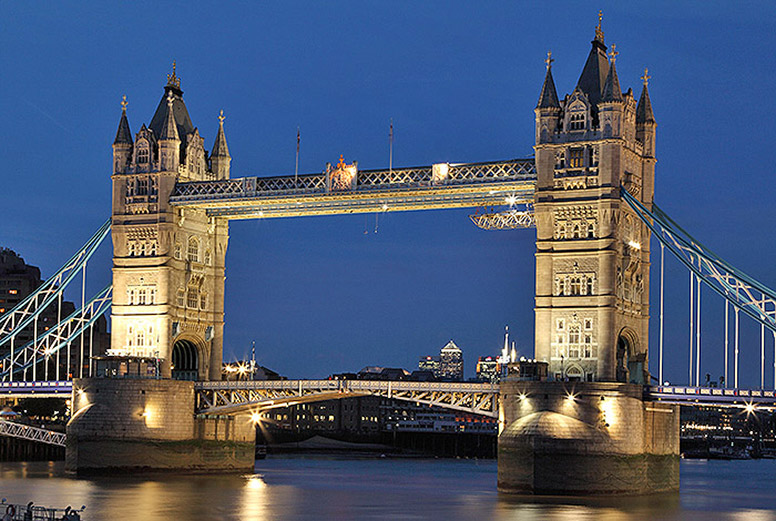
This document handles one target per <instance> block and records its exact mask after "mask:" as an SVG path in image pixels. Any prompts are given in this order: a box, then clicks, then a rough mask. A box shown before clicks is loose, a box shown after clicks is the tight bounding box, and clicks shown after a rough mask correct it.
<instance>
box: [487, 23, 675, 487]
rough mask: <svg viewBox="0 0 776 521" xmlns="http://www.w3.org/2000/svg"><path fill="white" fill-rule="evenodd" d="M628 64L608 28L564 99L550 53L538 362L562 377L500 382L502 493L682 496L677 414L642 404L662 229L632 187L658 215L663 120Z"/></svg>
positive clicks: (539, 151)
mask: <svg viewBox="0 0 776 521" xmlns="http://www.w3.org/2000/svg"><path fill="white" fill-rule="evenodd" d="M607 56H608V57H609V58H611V60H610V59H608V58H607ZM616 56H617V53H616V52H615V51H614V45H612V49H611V52H609V54H608V55H607V47H606V45H605V44H604V34H603V30H602V29H601V24H600V20H599V25H598V27H597V28H596V33H595V38H594V40H593V41H592V49H591V51H590V54H589V56H588V58H587V62H586V63H585V65H584V68H583V70H582V74H581V76H580V78H579V81H578V84H577V86H576V88H575V89H574V91H573V92H572V93H571V94H569V95H567V96H566V97H565V98H564V99H562V100H561V99H559V98H558V95H557V92H556V89H555V83H554V80H553V77H552V59H551V55H549V54H548V57H547V73H546V76H545V80H544V85H543V86H542V90H541V94H540V98H539V103H538V104H537V107H536V110H535V113H536V146H535V151H536V170H537V185H536V192H535V215H536V228H537V237H536V308H535V317H536V318H535V329H536V335H535V342H536V344H535V357H536V358H537V359H538V360H542V361H546V362H547V363H548V364H549V380H550V381H546V382H527V381H517V380H511V381H510V380H507V381H506V382H502V384H501V385H502V387H501V407H502V420H503V424H502V432H501V433H500V436H499V457H498V458H499V461H498V466H499V478H498V483H499V489H500V490H503V491H508V492H520V493H536V494H588V493H600V494H609V493H647V492H654V491H665V490H676V489H678V487H679V472H678V468H679V467H678V464H679V463H678V462H679V415H678V410H677V408H676V407H671V406H665V405H657V404H653V403H647V402H644V401H643V399H642V388H643V385H645V384H648V383H649V373H648V359H647V351H648V330H649V266H650V265H649V258H650V231H649V229H648V228H647V227H646V226H645V225H644V224H642V222H641V221H640V220H639V218H638V217H637V216H636V215H635V214H634V212H633V211H632V210H631V209H630V208H629V206H628V205H627V203H625V201H624V200H623V199H622V198H621V190H623V189H625V190H628V191H629V192H630V193H631V194H632V195H634V197H636V198H637V199H639V200H640V201H641V202H642V203H643V204H644V205H645V206H646V207H647V208H651V206H652V202H653V197H654V178H655V176H654V174H655V127H656V123H655V119H654V115H653V113H652V106H651V102H650V99H649V92H648V89H647V80H648V78H649V77H648V75H647V73H646V71H645V74H644V76H643V78H642V79H643V80H644V87H643V89H642V92H641V95H640V98H639V100H638V102H637V101H636V99H635V97H634V95H633V92H632V90H630V89H628V91H627V92H622V91H621V89H620V82H619V78H618V77H617V70H616V65H615V63H616V60H615V59H616ZM568 396H572V398H568Z"/></svg>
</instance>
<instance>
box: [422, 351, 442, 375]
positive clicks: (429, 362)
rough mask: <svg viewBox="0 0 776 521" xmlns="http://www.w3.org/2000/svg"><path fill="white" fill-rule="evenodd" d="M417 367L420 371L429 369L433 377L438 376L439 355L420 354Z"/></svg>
mask: <svg viewBox="0 0 776 521" xmlns="http://www.w3.org/2000/svg"><path fill="white" fill-rule="evenodd" d="M418 369H419V370H420V371H431V372H432V373H434V376H435V377H439V357H438V356H421V357H420V360H418Z"/></svg>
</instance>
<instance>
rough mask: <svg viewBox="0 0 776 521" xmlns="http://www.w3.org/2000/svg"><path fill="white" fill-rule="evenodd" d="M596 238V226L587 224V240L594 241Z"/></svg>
mask: <svg viewBox="0 0 776 521" xmlns="http://www.w3.org/2000/svg"><path fill="white" fill-rule="evenodd" d="M594 237H595V224H593V223H587V238H588V239H593V238H594Z"/></svg>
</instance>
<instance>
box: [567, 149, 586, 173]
mask: <svg viewBox="0 0 776 521" xmlns="http://www.w3.org/2000/svg"><path fill="white" fill-rule="evenodd" d="M569 152H570V153H569V166H570V167H571V168H582V152H583V149H581V148H572V149H571V150H570V151H569Z"/></svg>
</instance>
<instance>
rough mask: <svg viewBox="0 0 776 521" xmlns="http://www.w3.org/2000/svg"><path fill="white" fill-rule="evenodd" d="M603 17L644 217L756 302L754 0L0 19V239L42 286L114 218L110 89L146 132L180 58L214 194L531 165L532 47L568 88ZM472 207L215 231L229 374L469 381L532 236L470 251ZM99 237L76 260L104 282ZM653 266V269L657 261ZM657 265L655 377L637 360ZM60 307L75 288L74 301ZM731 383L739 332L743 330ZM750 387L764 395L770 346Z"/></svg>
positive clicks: (718, 326)
mask: <svg viewBox="0 0 776 521" xmlns="http://www.w3.org/2000/svg"><path fill="white" fill-rule="evenodd" d="M599 9H603V11H604V21H603V29H604V32H605V38H606V43H607V45H609V44H611V43H616V44H617V50H618V51H619V53H620V54H619V56H618V59H617V70H618V73H619V78H620V83H621V85H622V87H623V89H624V90H627V89H628V87H632V88H633V89H634V91H635V92H636V94H637V95H638V93H639V92H640V90H641V80H640V79H639V77H640V76H641V75H642V72H643V70H644V67H645V66H647V67H649V72H650V75H651V76H652V80H651V82H650V86H649V88H650V94H651V99H652V104H653V107H654V111H655V116H656V119H657V122H658V128H657V133H658V134H657V135H658V139H657V157H658V163H657V174H656V202H657V203H658V204H659V205H660V206H661V207H662V208H663V209H664V210H665V211H667V212H668V213H669V214H670V215H671V216H673V217H674V219H675V220H677V221H678V222H679V223H680V224H682V225H684V226H685V227H686V228H687V229H688V230H690V231H691V233H693V234H694V235H695V236H696V237H697V238H699V239H700V240H701V241H703V242H705V243H706V244H707V245H708V246H709V247H710V248H711V249H713V250H715V251H716V252H717V253H718V254H720V255H721V256H722V257H723V258H725V259H727V260H728V261H729V262H731V263H732V264H734V265H735V266H737V267H739V268H741V269H743V270H744V271H746V272H748V273H750V274H752V275H753V276H755V277H756V278H758V279H759V280H761V281H762V282H764V283H766V284H767V285H769V286H771V287H776V267H774V266H775V265H774V259H776V242H775V241H774V237H776V205H774V204H773V201H774V196H775V195H776V190H774V187H773V176H774V161H773V158H772V156H773V150H774V141H775V140H776V123H775V122H776V103H775V102H774V94H773V87H774V85H776V53H774V52H773V49H774V47H775V46H776V27H775V23H776V4H774V3H772V2H765V1H763V2H746V1H741V2H674V1H657V2H638V3H636V2H599V3H588V2H559V1H558V2H531V3H529V2H434V1H430V2H368V1H363V0H362V1H357V2H185V3H183V2H175V3H173V2H158V1H154V2H142V1H140V2H123V3H115V2H2V3H1V4H0V19H2V20H3V23H2V26H3V29H2V31H0V68H1V69H2V74H1V75H0V118H1V120H2V125H0V143H2V163H1V165H2V166H0V179H2V184H0V202H1V203H2V205H1V207H2V221H0V245H3V246H7V247H10V248H12V249H14V250H16V251H18V252H19V253H20V254H21V255H22V256H23V257H24V258H25V259H26V261H27V262H28V263H30V264H34V265H38V266H40V267H41V270H42V272H43V274H44V276H46V275H49V274H51V273H52V272H53V271H54V270H55V269H56V268H57V267H58V266H59V265H60V264H62V263H63V262H64V261H65V260H66V259H67V258H68V257H69V255H70V254H71V253H72V252H73V251H75V250H76V249H77V248H78V247H79V246H80V245H81V244H82V243H83V242H84V241H85V240H86V239H87V238H88V237H89V236H90V235H91V234H92V232H93V231H94V230H95V229H96V228H97V227H98V226H99V225H100V224H101V223H102V222H103V221H104V220H105V219H106V218H107V217H108V216H109V214H110V204H111V203H110V193H111V180H110V170H111V143H112V142H113V138H114V136H115V133H116V128H117V125H118V121H119V116H120V112H121V111H120V105H119V102H120V101H121V96H122V95H126V96H127V98H128V101H129V109H128V116H129V122H130V126H131V129H132V132H133V133H134V132H137V130H138V129H139V128H140V126H141V124H143V123H146V124H147V123H149V121H150V119H151V116H152V114H153V112H154V109H155V108H156V105H157V103H158V102H159V99H160V98H161V96H162V94H163V86H164V84H165V81H166V75H167V74H168V73H169V72H170V71H171V63H172V61H173V60H176V61H177V64H178V68H177V72H178V75H179V76H180V77H181V80H182V85H181V86H182V88H183V90H184V100H185V101H186V104H187V107H188V110H189V113H190V115H191V119H192V121H193V123H194V125H195V126H197V127H198V128H199V130H200V133H201V134H202V135H203V136H204V137H205V141H206V146H207V148H208V149H210V148H211V147H212V144H213V140H214V138H215V132H216V129H217V124H218V120H217V116H218V113H219V110H221V109H223V110H224V113H225V115H226V118H227V119H226V122H225V128H226V136H227V139H228V143H229V149H230V152H231V154H232V157H233V161H232V177H242V176H246V175H258V176H265V175H278V174H289V173H290V174H293V170H294V155H295V147H296V130H297V127H300V128H301V135H302V140H301V158H300V172H319V171H321V170H322V169H323V168H324V165H325V163H326V162H327V161H330V162H336V161H337V159H338V158H339V156H340V154H343V155H344V156H345V159H346V160H347V161H349V162H350V161H352V160H358V162H359V165H360V167H361V168H364V169H372V168H386V167H387V165H388V125H389V120H390V119H391V118H393V122H394V129H395V147H394V163H393V164H394V165H395V166H401V165H406V166H410V165H426V164H431V163H436V162H476V161H489V160H501V159H509V158H515V157H528V156H530V155H531V154H532V152H533V149H532V146H533V144H534V113H533V109H534V107H535V105H536V102H537V99H538V95H539V90H540V88H541V84H542V80H543V78H544V73H545V67H544V58H545V55H546V52H547V51H548V50H552V52H553V58H554V59H555V62H554V65H553V74H554V77H555V83H556V85H557V87H558V91H559V95H560V96H563V95H564V94H565V93H568V92H571V91H572V90H573V88H574V86H575V84H576V81H577V78H578V77H579V74H580V72H581V70H582V66H583V64H584V62H585V59H586V57H587V54H588V52H589V50H590V41H591V40H592V38H593V36H594V26H595V24H596V22H597V13H598V10H599ZM472 212H473V210H471V211H470V210H448V211H436V212H411V213H388V214H385V215H380V217H379V223H378V222H376V217H375V215H367V216H364V215H356V216H339V217H317V218H310V217H307V218H295V219H277V220H263V221H259V220H249V221H233V222H232V223H231V225H230V234H231V239H230V244H229V250H228V254H227V281H226V286H227V297H226V333H225V359H226V360H230V359H234V358H235V357H244V356H247V354H248V352H249V350H250V344H251V341H253V340H255V342H256V347H257V357H258V359H259V361H260V363H262V364H264V365H266V366H268V367H270V368H272V369H274V370H277V371H279V372H280V373H282V374H284V375H287V376H289V377H294V378H297V377H307V378H312V377H325V376H327V375H329V374H330V373H332V372H340V371H356V370H359V369H361V368H362V367H364V366H365V365H381V366H394V367H395V366H401V367H405V368H408V369H412V368H413V367H416V364H417V359H418V357H419V356H420V355H425V354H436V353H438V351H439V349H440V348H441V347H442V346H443V345H444V344H445V343H446V342H447V341H448V340H450V339H454V340H455V342H456V343H457V344H458V345H459V346H460V347H461V348H462V349H463V350H464V354H465V362H466V374H467V376H472V375H473V373H474V365H475V362H476V359H477V357H478V356H481V355H491V354H496V353H497V352H498V350H499V348H500V345H501V342H502V339H503V330H504V326H505V325H506V324H509V326H510V330H511V331H512V332H513V337H514V339H515V340H516V342H517V347H518V350H519V352H520V354H523V355H526V356H531V355H532V353H533V337H534V329H533V328H534V315H533V306H534V301H533V295H534V272H535V267H534V252H535V245H534V241H535V230H517V231H502V232H492V231H491V232H488V231H483V230H480V229H478V228H476V227H475V226H473V225H472V223H471V222H470V221H469V218H468V215H469V214H470V213H472ZM110 249H111V248H110V245H109V244H106V246H105V247H104V248H103V251H101V252H100V255H99V256H98V257H97V258H96V259H95V260H94V261H93V263H92V265H91V267H90V274H89V279H88V286H89V289H90V292H92V293H93V292H95V291H96V290H97V289H99V288H101V287H102V286H103V285H104V284H106V283H107V282H109V280H110V277H111V271H110V269H111V260H110V256H111V251H110ZM653 249H655V251H658V250H657V248H656V247H654V246H653ZM658 261H659V259H658V256H657V255H654V254H653V264H652V265H653V272H652V273H653V277H652V278H653V286H652V302H653V313H652V315H653V320H652V341H651V348H650V351H651V354H650V359H651V367H652V369H653V371H656V367H657V365H656V364H657V320H656V318H657V305H656V304H657V298H658V293H657V280H658V279H657V275H658V271H657V268H658ZM666 284H667V286H668V288H669V290H668V293H667V299H666V313H665V315H666V322H665V324H666V326H665V327H666V330H665V341H666V344H665V345H666V350H667V354H666V358H665V368H666V369H665V371H666V378H667V379H669V380H672V381H675V382H681V381H684V380H686V378H687V377H686V375H687V343H688V327H687V307H688V295H687V293H688V292H687V286H688V276H687V273H686V272H685V271H684V270H683V269H682V268H680V266H679V263H678V262H677V261H670V262H668V263H667V266H666ZM70 297H71V298H76V297H77V295H76V293H75V292H74V293H73V294H71V295H70ZM703 309H704V314H703V322H702V324H703V346H704V347H703V350H704V353H703V365H702V372H703V373H706V372H709V373H711V374H713V375H714V377H715V378H716V376H717V375H719V374H720V373H721V372H722V358H721V352H722V345H723V334H722V332H723V310H724V305H723V303H722V301H721V300H720V299H718V298H716V297H712V294H711V291H710V290H707V291H706V292H704V299H703ZM742 328H743V330H742V331H743V332H742V345H741V349H742V354H741V357H742V362H741V363H742V367H743V369H742V379H741V382H742V385H756V384H758V383H759V327H758V326H756V325H754V324H752V323H751V321H749V320H745V321H744V322H743V323H742ZM766 346H767V350H768V353H769V354H768V358H767V364H768V368H767V371H766V374H767V379H766V382H767V385H768V386H769V387H771V386H772V384H773V370H772V367H773V366H772V364H773V354H772V353H773V339H772V338H769V339H768V342H767V344H766Z"/></svg>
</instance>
